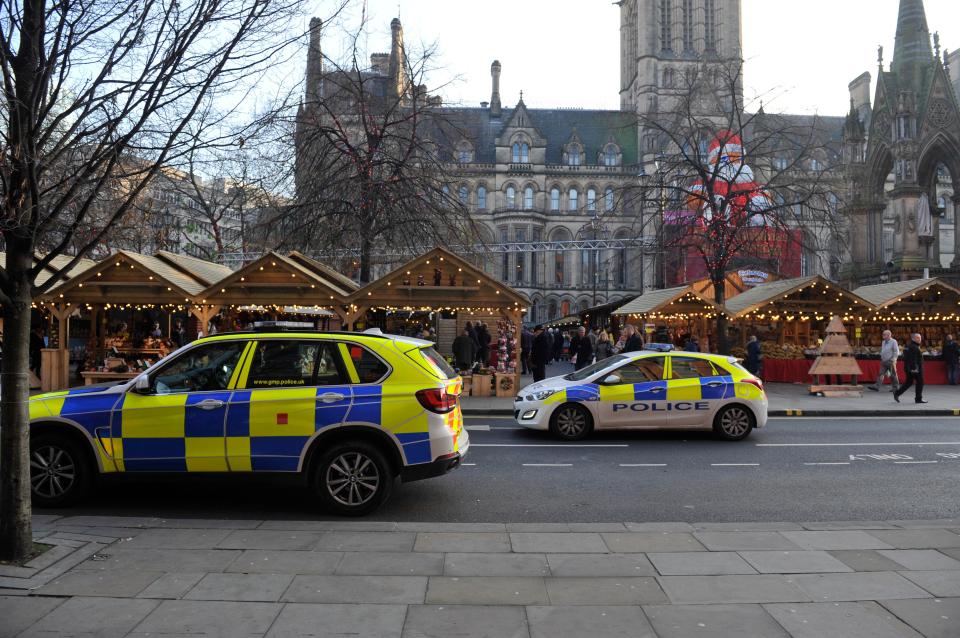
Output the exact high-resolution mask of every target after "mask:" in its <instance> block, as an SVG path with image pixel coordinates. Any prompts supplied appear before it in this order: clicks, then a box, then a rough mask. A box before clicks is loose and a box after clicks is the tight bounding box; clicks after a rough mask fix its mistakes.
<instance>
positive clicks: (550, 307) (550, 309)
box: [547, 299, 558, 320]
mask: <svg viewBox="0 0 960 638" xmlns="http://www.w3.org/2000/svg"><path fill="white" fill-rule="evenodd" d="M557 318H558V317H557V300H556V299H551V300H550V303H548V304H547V319H548V320H551V319H557Z"/></svg>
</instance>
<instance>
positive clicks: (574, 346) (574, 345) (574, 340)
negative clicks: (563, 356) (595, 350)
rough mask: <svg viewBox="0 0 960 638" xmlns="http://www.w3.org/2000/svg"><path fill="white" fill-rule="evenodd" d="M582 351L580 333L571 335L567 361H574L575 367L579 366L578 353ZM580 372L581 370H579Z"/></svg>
mask: <svg viewBox="0 0 960 638" xmlns="http://www.w3.org/2000/svg"><path fill="white" fill-rule="evenodd" d="M579 349H580V331H579V330H577V331H576V332H575V333H573V334H572V335H570V344H569V345H568V346H567V360H568V361H573V365H574V367H576V365H577V359H576V356H577V351H578V350H579ZM577 369H578V370H579V368H577Z"/></svg>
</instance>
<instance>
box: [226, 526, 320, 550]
mask: <svg viewBox="0 0 960 638" xmlns="http://www.w3.org/2000/svg"><path fill="white" fill-rule="evenodd" d="M318 542H320V534H319V533H316V532H298V531H286V530H263V529H243V530H234V531H232V532H230V533H229V534H228V535H227V537H226V538H224V539H223V540H222V541H220V542H219V543H218V544H217V547H219V548H221V549H313V548H314V547H316V546H317V543H318Z"/></svg>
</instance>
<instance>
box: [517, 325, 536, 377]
mask: <svg viewBox="0 0 960 638" xmlns="http://www.w3.org/2000/svg"><path fill="white" fill-rule="evenodd" d="M532 349H533V333H532V332H530V329H529V328H524V329H523V332H521V333H520V363H521V371H522V374H529V373H530V351H531V350H532Z"/></svg>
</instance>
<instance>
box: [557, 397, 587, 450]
mask: <svg viewBox="0 0 960 638" xmlns="http://www.w3.org/2000/svg"><path fill="white" fill-rule="evenodd" d="M592 429H593V422H592V419H591V418H590V412H588V411H587V409H586V408H584V407H583V406H580V405H576V404H574V403H570V404H567V405H561V406H560V407H559V408H557V409H556V411H555V412H554V413H553V416H552V417H551V418H550V431H551V432H553V433H554V434H555V435H556V436H558V437H560V438H561V439H563V440H565V441H579V440H580V439H582V438H583V437H585V436H587V435H588V434H590V430H592Z"/></svg>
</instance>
